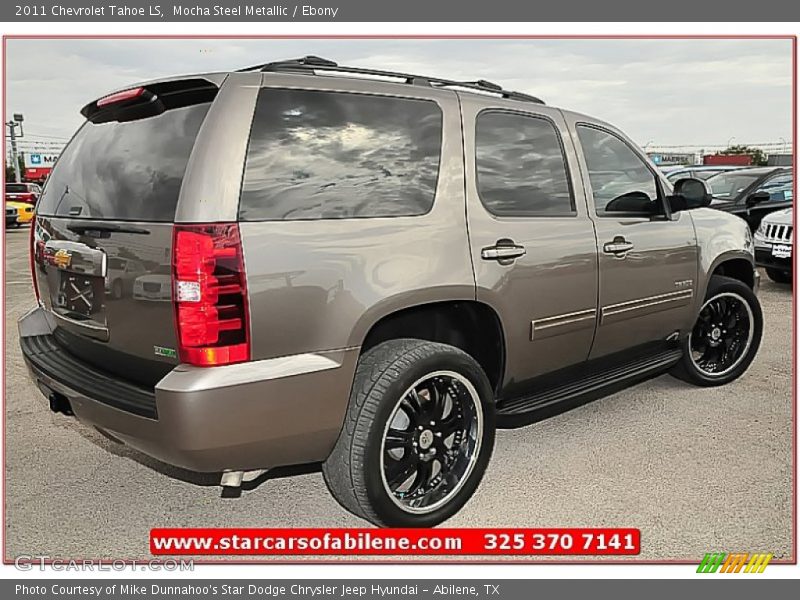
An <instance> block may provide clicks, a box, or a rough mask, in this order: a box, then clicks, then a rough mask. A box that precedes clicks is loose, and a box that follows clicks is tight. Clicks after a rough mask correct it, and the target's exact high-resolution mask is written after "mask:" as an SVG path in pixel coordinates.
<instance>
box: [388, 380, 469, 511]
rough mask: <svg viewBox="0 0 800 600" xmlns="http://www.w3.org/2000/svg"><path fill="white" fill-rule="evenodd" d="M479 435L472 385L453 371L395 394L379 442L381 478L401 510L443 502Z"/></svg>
mask: <svg viewBox="0 0 800 600" xmlns="http://www.w3.org/2000/svg"><path fill="white" fill-rule="evenodd" d="M482 438H483V413H482V411H481V404H480V397H479V395H478V392H477V390H476V389H475V386H474V385H472V383H471V382H470V381H469V380H468V379H466V378H465V377H464V376H462V375H460V374H459V373H455V372H453V371H437V372H435V373H430V374H428V375H425V376H424V377H421V378H420V379H418V380H417V381H416V382H414V383H413V384H412V385H411V386H410V387H409V388H408V389H407V390H406V391H405V392H404V393H403V395H402V396H401V397H400V399H399V400H398V402H397V404H396V405H395V407H394V409H393V411H392V414H391V416H390V417H389V419H388V420H387V422H386V426H385V427H384V430H383V438H382V441H381V479H382V481H383V487H384V490H385V492H386V494H387V495H388V496H389V498H391V499H392V502H394V504H395V505H397V506H398V507H399V508H401V509H402V510H403V511H405V512H408V513H413V514H425V513H430V512H433V511H435V510H436V509H438V508H440V507H442V506H444V505H445V504H447V503H448V502H449V501H450V500H452V498H453V497H454V496H455V495H456V494H457V493H458V492H459V490H461V488H462V487H463V486H464V484H465V483H466V481H467V479H469V476H470V474H471V473H472V471H473V469H474V467H475V462H476V461H477V458H478V454H479V453H480V449H481V439H482Z"/></svg>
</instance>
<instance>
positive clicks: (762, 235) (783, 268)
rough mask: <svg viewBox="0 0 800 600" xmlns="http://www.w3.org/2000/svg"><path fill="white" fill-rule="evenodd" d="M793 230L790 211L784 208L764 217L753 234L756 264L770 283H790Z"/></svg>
mask: <svg viewBox="0 0 800 600" xmlns="http://www.w3.org/2000/svg"><path fill="white" fill-rule="evenodd" d="M793 229H794V228H793V222H792V209H791V208H784V209H783V210H778V211H775V212H774V213H770V214H768V215H767V216H766V217H764V219H763V220H762V221H761V225H760V226H759V228H758V230H757V231H756V233H755V236H754V241H755V246H756V264H757V265H758V266H759V267H764V268H765V269H766V271H767V275H768V276H769V278H770V279H772V281H776V282H778V283H791V281H792V245H793V241H794V231H793Z"/></svg>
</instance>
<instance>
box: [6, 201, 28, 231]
mask: <svg viewBox="0 0 800 600" xmlns="http://www.w3.org/2000/svg"><path fill="white" fill-rule="evenodd" d="M9 206H11V207H12V208H16V209H17V221H16V223H15V225H16V226H17V227H19V226H20V225H25V224H28V223H30V222H31V221H33V215H34V209H33V204H28V203H27V202H6V208H8V207H9ZM7 212H8V211H6V213H7Z"/></svg>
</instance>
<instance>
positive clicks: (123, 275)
mask: <svg viewBox="0 0 800 600" xmlns="http://www.w3.org/2000/svg"><path fill="white" fill-rule="evenodd" d="M107 260H108V263H107V267H106V276H105V292H106V294H109V295H111V297H112V298H114V299H116V300H119V299H121V298H123V297H124V296H130V295H131V293H132V291H133V287H134V281H135V279H136V278H137V277H138V276H139V275H141V274H142V273H145V272H146V271H147V269H145V266H144V265H143V264H142V263H141V262H140V261H138V260H132V259H130V258H124V257H122V256H110V257H108V259H107Z"/></svg>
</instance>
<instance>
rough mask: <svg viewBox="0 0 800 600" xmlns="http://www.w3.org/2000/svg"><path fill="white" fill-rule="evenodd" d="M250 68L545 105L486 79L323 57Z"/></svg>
mask: <svg viewBox="0 0 800 600" xmlns="http://www.w3.org/2000/svg"><path fill="white" fill-rule="evenodd" d="M248 71H261V72H273V73H274V72H289V73H306V74H308V73H311V74H313V73H315V72H316V71H328V72H333V73H345V74H346V73H351V74H354V75H368V76H374V77H388V78H392V79H399V80H401V81H402V82H403V83H407V84H410V85H422V86H426V87H439V88H448V87H455V88H462V89H465V90H473V91H478V92H484V93H489V94H498V95H499V96H500V97H502V98H508V99H510V100H520V101H523V102H533V103H536V104H544V102H543V101H542V100H541V99H539V98H537V97H535V96H530V95H528V94H523V93H522V92H514V91H511V90H505V89H503V88H502V87H501V86H499V85H497V84H496V83H493V82H491V81H486V80H485V79H479V80H477V81H454V80H451V79H441V78H438V77H428V76H427V75H412V74H410V73H399V72H395V71H381V70H378V69H364V68H361V67H345V66H340V65H339V64H338V63H336V62H334V61H332V60H328V59H327V58H321V57H319V56H304V57H303V58H295V59H291V60H281V61H276V62H269V63H264V64H260V65H254V66H252V67H246V68H244V69H238V71H237V72H238V73H245V72H248Z"/></svg>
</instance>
